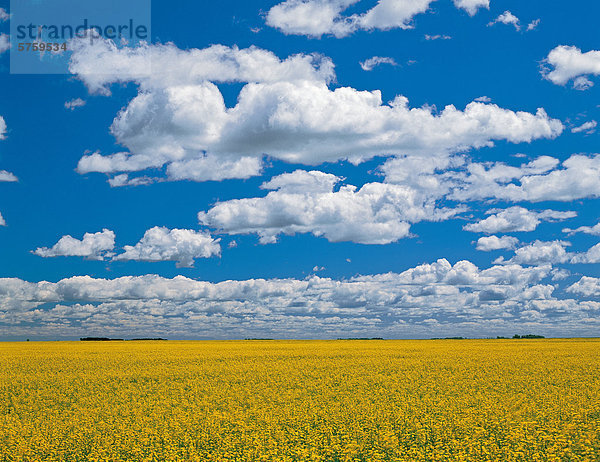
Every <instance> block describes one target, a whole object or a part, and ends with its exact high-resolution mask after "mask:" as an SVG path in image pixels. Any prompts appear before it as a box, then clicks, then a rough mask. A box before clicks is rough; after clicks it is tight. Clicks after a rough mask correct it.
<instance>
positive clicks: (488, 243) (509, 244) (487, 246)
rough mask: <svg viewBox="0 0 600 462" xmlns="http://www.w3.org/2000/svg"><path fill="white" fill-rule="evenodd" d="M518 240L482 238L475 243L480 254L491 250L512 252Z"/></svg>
mask: <svg viewBox="0 0 600 462" xmlns="http://www.w3.org/2000/svg"><path fill="white" fill-rule="evenodd" d="M518 243H519V240H518V239H517V238H516V237H512V236H501V237H498V236H484V237H480V238H479V239H478V241H477V250H481V251H482V252H491V251H492V250H502V249H507V250H513V249H514V248H515V247H516V246H517V244H518Z"/></svg>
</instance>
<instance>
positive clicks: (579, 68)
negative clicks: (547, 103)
mask: <svg viewBox="0 0 600 462" xmlns="http://www.w3.org/2000/svg"><path fill="white" fill-rule="evenodd" d="M546 64H547V66H548V67H547V68H545V69H543V73H544V77H545V78H546V79H548V80H550V81H551V82H552V83H554V84H556V85H566V84H567V83H568V82H569V81H571V80H572V81H573V87H574V88H575V89H577V90H586V89H588V88H589V87H591V86H592V85H593V82H592V81H591V80H589V78H588V76H590V75H598V74H600V51H597V50H591V51H588V52H586V53H582V51H581V49H579V48H577V47H574V46H567V45H559V46H557V47H556V48H554V49H553V50H552V51H550V53H548V57H547V58H546Z"/></svg>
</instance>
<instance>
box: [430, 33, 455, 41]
mask: <svg viewBox="0 0 600 462" xmlns="http://www.w3.org/2000/svg"><path fill="white" fill-rule="evenodd" d="M450 39H452V37H450V36H449V35H429V34H425V40H450Z"/></svg>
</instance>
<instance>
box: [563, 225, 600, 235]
mask: <svg viewBox="0 0 600 462" xmlns="http://www.w3.org/2000/svg"><path fill="white" fill-rule="evenodd" d="M563 233H569V235H573V234H576V233H584V234H592V235H594V236H600V223H598V224H596V225H594V226H581V227H579V228H577V229H569V228H565V229H563Z"/></svg>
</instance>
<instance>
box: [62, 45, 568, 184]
mask: <svg viewBox="0 0 600 462" xmlns="http://www.w3.org/2000/svg"><path fill="white" fill-rule="evenodd" d="M139 57H149V58H151V60H152V62H153V69H155V68H158V69H160V71H159V72H157V73H152V74H151V75H150V76H148V75H146V74H144V73H143V72H142V71H143V70H144V69H143V66H142V65H141V64H140V63H139V62H138V58H139ZM92 64H93V66H95V67H92ZM98 68H102V69H103V70H104V73H102V74H93V73H90V72H91V70H90V69H98ZM332 69H333V65H332V63H331V61H330V60H328V59H326V58H323V57H320V58H318V59H317V58H315V57H314V56H308V55H296V56H292V57H290V58H288V59H287V60H283V61H282V60H279V59H278V58H277V57H275V56H274V55H273V54H272V53H270V52H267V51H265V50H259V49H256V48H251V49H247V50H238V49H231V48H227V47H222V46H213V47H210V48H209V49H204V50H188V51H182V50H178V49H177V48H175V47H174V46H170V45H156V46H150V45H145V46H140V47H137V48H127V49H118V48H116V47H115V46H113V45H111V44H110V43H108V44H107V43H106V41H102V40H96V41H95V42H94V45H89V44H88V42H87V41H84V42H83V43H79V42H78V45H77V46H76V47H75V49H74V53H73V57H72V61H71V71H72V72H74V73H76V74H77V76H78V77H79V78H80V79H82V80H83V81H84V82H85V83H86V85H87V86H88V87H89V88H90V90H96V91H104V92H108V85H109V84H110V83H114V82H125V81H135V82H137V83H138V84H139V85H140V92H139V94H138V95H137V96H136V97H135V98H134V99H133V100H132V101H130V103H129V105H128V106H127V107H126V108H124V109H123V110H122V111H121V112H120V113H119V114H118V115H117V117H116V118H115V120H114V121H113V124H112V126H111V132H112V134H113V135H114V136H115V138H116V140H117V142H118V143H119V144H121V145H123V146H125V147H126V148H127V149H128V151H124V152H118V153H114V154H108V155H102V154H100V153H99V152H95V153H93V154H88V155H85V156H83V157H82V158H81V160H80V162H79V164H78V167H77V170H78V171H79V172H80V173H89V172H102V173H107V174H123V173H128V172H135V171H144V170H147V169H158V168H161V167H163V166H165V165H166V173H167V177H168V178H169V179H171V180H185V179H189V180H194V181H207V180H216V181H219V180H223V179H227V178H248V177H250V176H254V175H258V174H260V172H261V171H262V159H263V157H264V156H270V157H272V158H276V159H280V160H283V161H285V162H292V163H300V164H304V165H318V164H321V163H324V162H335V161H338V160H343V159H349V160H351V161H352V162H355V163H358V162H361V161H364V160H366V159H369V158H372V157H374V156H378V155H386V156H393V155H406V154H411V153H412V154H416V155H422V156H430V155H432V154H440V153H451V152H456V151H468V150H470V149H477V148H481V147H485V146H492V145H493V143H494V141H496V140H506V141H509V142H512V143H522V142H531V141H533V140H535V139H539V138H555V137H557V136H558V135H560V133H561V132H562V130H563V125H562V123H561V122H560V121H558V120H556V119H551V118H550V117H548V115H547V114H546V112H545V111H544V110H543V109H539V110H538V111H537V112H536V113H535V114H532V113H528V112H520V111H519V112H514V111H511V110H508V109H503V108H500V107H498V106H497V105H494V104H485V103H481V102H472V103H470V104H468V105H467V106H466V107H465V108H464V110H460V109H457V108H456V107H454V106H451V105H450V106H447V107H445V108H443V109H442V110H440V111H438V110H437V109H435V108H433V107H429V106H424V107H421V108H412V107H410V105H409V102H408V99H407V98H405V97H403V96H397V97H396V98H394V100H392V101H391V102H389V103H384V102H383V101H382V96H381V92H380V91H377V90H375V91H359V90H356V89H354V88H350V87H340V88H336V89H334V90H331V89H330V88H329V86H328V81H329V80H330V79H331V78H332V77H333V73H332ZM209 79H214V80H215V81H216V82H225V81H241V82H247V84H246V85H245V86H243V88H242V90H241V92H240V94H239V96H238V100H237V104H236V105H235V106H234V107H232V108H227V107H226V106H225V102H224V99H223V96H222V94H221V92H220V90H219V88H218V87H217V85H215V83H213V82H210V81H208V80H209ZM286 79H287V80H286Z"/></svg>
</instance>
